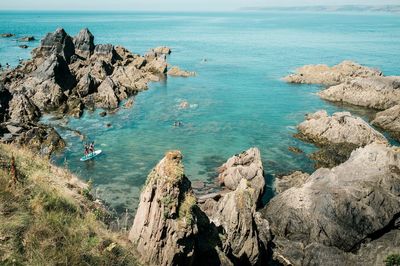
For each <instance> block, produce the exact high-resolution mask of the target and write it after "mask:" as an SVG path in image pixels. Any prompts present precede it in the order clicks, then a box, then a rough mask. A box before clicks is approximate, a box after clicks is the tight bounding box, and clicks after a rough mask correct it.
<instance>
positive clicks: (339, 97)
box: [318, 76, 400, 110]
mask: <svg viewBox="0 0 400 266" xmlns="http://www.w3.org/2000/svg"><path fill="white" fill-rule="evenodd" d="M318 95H319V96H320V97H321V98H322V99H324V100H328V101H333V102H344V103H348V104H353V105H357V106H364V107H368V108H373V109H378V110H385V109H388V108H390V107H393V106H394V105H396V104H400V77H398V76H393V77H369V78H355V79H352V80H349V81H346V82H344V83H342V84H340V85H337V86H333V87H330V88H328V89H325V90H323V91H320V92H319V93H318Z"/></svg>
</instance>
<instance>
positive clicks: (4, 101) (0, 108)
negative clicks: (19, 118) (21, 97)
mask: <svg viewBox="0 0 400 266" xmlns="http://www.w3.org/2000/svg"><path fill="white" fill-rule="evenodd" d="M11 98H12V95H11V93H10V92H9V91H8V90H7V89H6V88H5V87H4V85H3V83H1V82H0V123H1V122H3V121H4V120H6V119H7V118H8V108H9V103H10V100H11Z"/></svg>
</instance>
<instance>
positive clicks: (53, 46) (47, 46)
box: [32, 28, 75, 63]
mask: <svg viewBox="0 0 400 266" xmlns="http://www.w3.org/2000/svg"><path fill="white" fill-rule="evenodd" d="M32 53H33V56H34V57H41V58H46V57H48V56H50V55H52V54H56V55H61V56H62V57H64V59H65V61H66V62H67V63H69V62H70V59H71V56H73V55H74V54H75V46H74V43H73V40H72V38H71V36H69V35H68V34H67V33H66V32H65V31H64V29H62V28H58V29H57V30H56V31H55V32H53V33H47V35H46V36H45V37H44V39H42V40H41V42H40V46H39V47H38V48H37V49H34V50H33V51H32Z"/></svg>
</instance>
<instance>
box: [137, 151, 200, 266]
mask: <svg viewBox="0 0 400 266" xmlns="http://www.w3.org/2000/svg"><path fill="white" fill-rule="evenodd" d="M195 205H196V199H195V197H194V195H193V193H192V191H191V188H190V181H189V180H188V179H187V178H186V177H185V175H184V173H183V165H182V155H181V153H180V152H179V151H171V152H168V153H167V154H166V155H165V157H164V158H163V159H162V160H161V161H160V162H159V163H158V164H157V166H156V167H155V168H154V169H153V170H152V171H151V173H150V174H149V176H148V178H147V181H146V184H145V186H144V188H143V190H142V193H141V195H140V203H139V207H138V210H137V213H136V216H135V220H134V222H133V226H132V229H131V231H130V233H129V240H130V241H131V242H132V243H133V244H134V245H135V246H136V249H137V251H138V252H139V254H140V260H141V262H143V263H145V264H146V265H191V264H192V263H193V259H194V252H195V251H194V246H195V237H194V236H195V234H196V232H197V227H196V224H195V220H194V217H193V215H194V214H193V208H194V207H195Z"/></svg>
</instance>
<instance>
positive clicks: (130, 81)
mask: <svg viewBox="0 0 400 266" xmlns="http://www.w3.org/2000/svg"><path fill="white" fill-rule="evenodd" d="M111 78H112V79H113V80H116V81H118V85H119V87H124V88H125V89H126V90H127V91H128V93H129V94H135V93H137V92H138V91H140V90H142V86H141V85H140V82H141V81H142V80H143V79H145V78H144V76H143V73H142V71H140V70H139V69H137V68H136V67H135V66H134V65H133V64H131V65H128V66H125V67H124V66H117V67H116V68H115V69H114V72H113V74H112V75H111ZM146 88H147V86H146Z"/></svg>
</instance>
